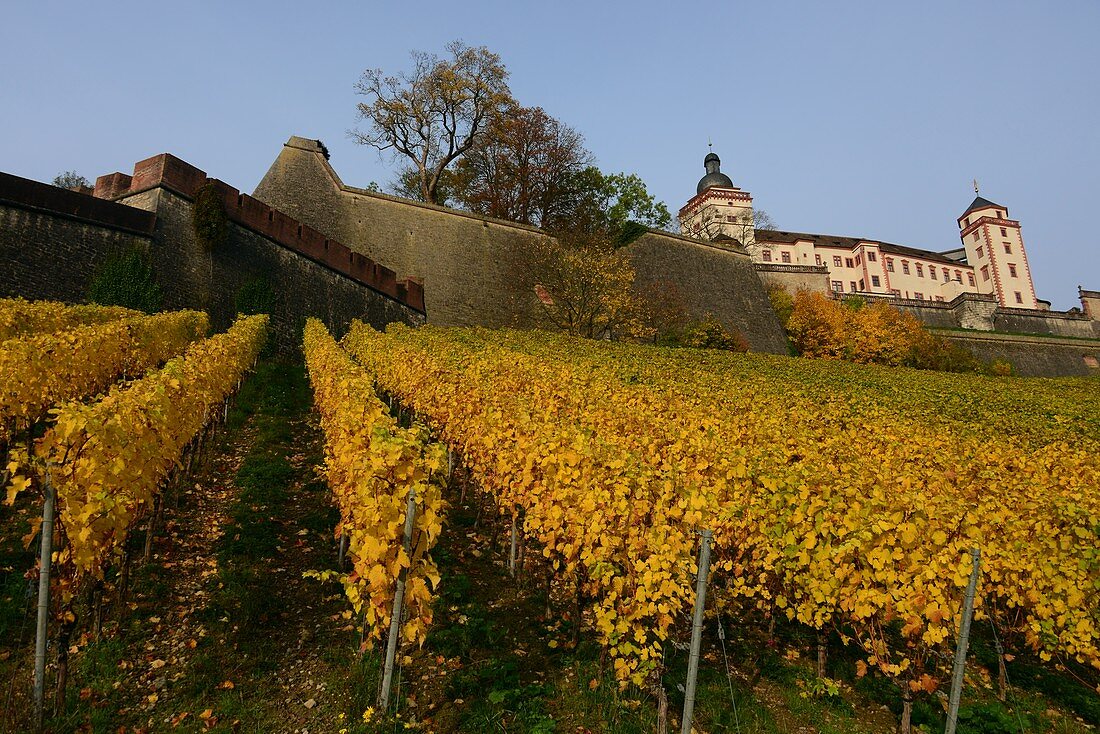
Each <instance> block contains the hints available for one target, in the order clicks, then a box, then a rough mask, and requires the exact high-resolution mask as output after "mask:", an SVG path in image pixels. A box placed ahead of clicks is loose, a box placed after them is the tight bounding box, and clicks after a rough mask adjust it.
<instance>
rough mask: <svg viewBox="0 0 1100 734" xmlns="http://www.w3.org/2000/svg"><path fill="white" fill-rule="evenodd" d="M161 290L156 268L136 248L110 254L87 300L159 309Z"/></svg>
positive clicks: (148, 310) (151, 309) (145, 309)
mask: <svg viewBox="0 0 1100 734" xmlns="http://www.w3.org/2000/svg"><path fill="white" fill-rule="evenodd" d="M161 299H162V296H161V290H160V286H159V285H157V283H156V280H155V279H154V278H153V268H152V266H151V265H150V264H149V262H148V260H147V259H146V257H145V255H144V254H143V253H142V252H141V251H140V250H137V249H133V250H129V251H127V252H124V253H120V254H117V255H113V256H111V257H108V258H107V259H106V260H105V261H104V262H103V264H102V265H101V266H100V267H99V269H98V270H96V273H95V275H94V276H93V277H92V281H91V283H90V284H89V287H88V300H90V301H91V302H92V303H99V304H102V305H104V306H125V307H127V308H133V309H137V310H138V311H144V312H145V313H155V312H156V311H158V310H159V309H160V304H161Z"/></svg>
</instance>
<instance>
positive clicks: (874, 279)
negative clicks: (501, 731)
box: [871, 275, 881, 288]
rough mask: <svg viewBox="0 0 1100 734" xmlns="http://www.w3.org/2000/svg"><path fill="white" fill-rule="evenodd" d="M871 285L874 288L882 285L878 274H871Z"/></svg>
mask: <svg viewBox="0 0 1100 734" xmlns="http://www.w3.org/2000/svg"><path fill="white" fill-rule="evenodd" d="M871 287H872V288H879V287H881V283H880V282H879V279H878V276H877V275H872V276H871Z"/></svg>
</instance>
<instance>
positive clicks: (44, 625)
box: [34, 468, 57, 730]
mask: <svg viewBox="0 0 1100 734" xmlns="http://www.w3.org/2000/svg"><path fill="white" fill-rule="evenodd" d="M43 485H44V489H45V490H46V502H45V504H44V505H43V507H42V545H41V549H40V553H39V556H38V626H37V628H36V631H35V638H34V716H35V722H36V726H37V728H38V729H39V730H41V729H42V721H43V717H44V715H45V712H46V635H47V633H48V629H49V623H50V566H51V565H52V562H53V521H54V506H55V504H56V502H57V492H56V490H55V489H54V486H53V481H52V479H51V478H50V472H49V469H48V468H47V470H46V473H45V479H44V480H43Z"/></svg>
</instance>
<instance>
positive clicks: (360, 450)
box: [305, 319, 446, 647]
mask: <svg viewBox="0 0 1100 734" xmlns="http://www.w3.org/2000/svg"><path fill="white" fill-rule="evenodd" d="M305 358H306V366H307V367H308V369H309V378H310V382H311V383H312V385H313V393H314V401H315V404H316V407H317V411H318V412H319V414H320V416H321V427H322V429H323V430H324V433H325V465H326V473H327V476H328V483H329V486H330V487H331V488H332V492H333V495H334V496H335V498H336V504H337V506H338V507H339V509H340V525H339V526H338V527H337V534H338V535H343V536H345V537H346V538H347V539H348V554H349V557H350V559H351V562H352V572H351V573H350V574H347V575H346V576H344V577H343V583H344V589H345V591H346V593H347V596H348V599H349V600H350V601H351V604H352V606H353V608H354V610H355V613H356V614H357V615H358V616H359V618H360V619H362V622H363V639H364V644H365V645H366V646H368V647H370V646H372V645H373V644H374V642H375V641H378V640H381V639H382V637H383V635H384V633H385V632H386V630H387V629H388V627H389V625H390V621H391V610H392V608H393V600H394V586H395V584H394V582H395V580H396V579H397V577H398V574H399V573H400V572H401V571H402V570H403V569H406V578H407V582H406V592H405V609H406V612H405V623H404V627H403V628H402V630H401V639H403V640H409V641H415V642H417V643H422V642H423V640H424V637H425V635H426V634H427V630H428V627H429V626H430V624H431V620H432V609H431V601H432V593H431V591H432V588H434V587H435V585H436V584H438V582H439V573H438V571H437V570H436V567H435V563H434V562H433V560H432V558H431V556H429V552H430V550H431V548H432V546H433V545H434V544H435V542H436V540H437V538H438V537H439V532H440V530H441V528H442V513H443V509H444V504H443V498H442V494H441V491H440V485H439V478H440V474H441V471H442V469H443V467H445V460H446V458H445V451H444V449H443V447H442V446H441V445H439V444H436V443H432V442H430V441H429V440H428V435H427V431H426V429H424V428H423V427H421V426H413V427H412V428H407V429H406V428H401V427H400V426H399V425H398V424H397V421H395V420H394V418H393V417H392V416H391V415H390V414H389V411H388V409H387V407H386V405H385V404H384V403H383V402H382V401H381V400H379V399H378V398H377V397H376V395H375V391H374V385H373V381H372V379H371V377H370V376H369V375H368V374H366V373H365V372H364V371H363V369H362V368H361V367H359V366H357V365H356V364H355V363H354V362H352V361H351V359H350V358H349V357H348V356H347V354H346V353H345V352H344V350H343V349H341V348H340V346H339V345H338V344H337V343H336V342H335V341H334V340H333V338H332V337H331V336H330V335H329V333H328V331H327V330H326V329H325V327H324V325H323V324H322V323H321V322H320V321H317V320H315V319H310V320H309V321H308V322H307V324H306V328H305ZM410 491H412V492H414V498H415V502H416V513H415V525H414V529H415V542H414V543H413V545H412V553H411V557H409V556H406V554H405V551H404V548H403V547H402V541H403V528H404V525H405V515H406V500H407V497H408V494H409V492H410ZM429 584H430V586H429Z"/></svg>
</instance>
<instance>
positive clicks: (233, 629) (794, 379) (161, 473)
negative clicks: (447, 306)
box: [0, 301, 1100, 732]
mask: <svg viewBox="0 0 1100 734" xmlns="http://www.w3.org/2000/svg"><path fill="white" fill-rule="evenodd" d="M208 330H209V327H208V324H207V321H206V317H205V315H204V314H201V313H196V312H175V313H164V314H157V315H153V316H146V315H143V314H139V313H135V312H130V311H126V310H125V309H115V308H103V307H95V306H82V307H72V306H63V305H61V304H52V303H27V302H23V301H0V370H2V372H0V374H3V376H4V380H5V389H4V392H3V395H0V418H2V423H0V431H2V432H0V444H2V446H3V450H4V452H5V454H6V456H7V457H8V459H7V460H6V461H5V462H4V465H5V479H6V480H7V504H8V505H9V506H11V507H12V508H13V509H12V510H11V511H9V512H11V513H14V514H9V515H8V516H7V517H3V518H0V519H3V520H4V524H3V527H4V528H6V530H5V533H6V534H7V535H8V536H10V537H7V538H5V542H6V543H8V545H7V546H5V547H11V548H14V547H15V545H16V542H17V541H18V545H19V546H20V547H21V548H23V549H27V550H12V551H11V552H10V553H8V552H7V551H5V554H6V555H5V556H4V558H6V559H7V560H6V561H5V563H9V564H10V565H9V566H7V567H5V568H4V569H3V570H4V571H5V572H6V573H8V574H10V575H9V576H7V577H5V578H7V579H8V580H7V581H6V582H5V589H6V590H7V591H5V593H6V594H8V598H6V599H4V603H5V604H7V603H9V602H10V603H11V604H13V605H14V604H16V602H15V601H13V599H14V598H15V597H16V596H17V594H15V593H14V592H13V591H12V589H16V588H19V586H18V579H19V578H20V577H21V575H22V574H23V573H24V572H25V571H27V568H25V567H24V568H20V569H19V570H18V575H17V574H16V573H15V568H16V567H15V565H14V563H12V562H11V559H13V558H18V559H21V560H20V562H26V561H27V559H28V555H27V554H28V553H30V552H31V551H33V552H34V554H35V558H36V559H37V562H36V564H35V568H34V569H32V571H31V572H30V573H28V574H27V577H26V578H27V579H28V581H27V587H28V589H30V588H31V584H32V583H33V588H34V589H35V593H36V594H37V599H38V602H37V604H38V607H39V612H38V618H37V619H38V624H39V639H40V640H41V642H42V644H41V645H40V649H37V650H35V653H34V655H33V656H32V654H31V650H30V648H29V647H28V646H23V647H20V646H18V645H16V644H15V643H14V642H11V643H5V644H4V645H3V646H0V649H2V651H0V668H2V667H3V665H4V664H7V663H11V664H13V665H14V663H15V662H16V661H20V660H22V661H25V663H26V665H27V669H25V670H22V672H21V673H20V669H19V668H18V667H15V668H13V670H14V671H15V672H13V673H12V674H11V681H12V683H11V685H10V686H9V692H8V697H7V701H8V702H9V704H10V702H12V701H13V700H22V701H24V702H25V704H26V705H28V706H29V704H30V701H31V698H30V697H29V696H28V697H25V698H22V699H20V698H19V697H18V696H17V695H16V694H15V693H13V692H12V691H15V690H16V688H17V686H16V680H17V679H18V680H22V681H23V682H24V683H31V682H33V683H37V684H41V682H42V681H44V679H46V678H47V677H49V678H50V679H51V680H52V681H53V682H54V691H55V693H54V702H53V705H52V710H53V715H54V718H53V721H54V723H55V726H56V730H64V731H68V730H77V729H82V727H85V726H88V727H91V728H90V729H89V730H100V727H102V729H103V730H108V729H109V730H111V731H115V730H123V729H125V730H127V731H129V730H131V729H130V728H127V727H131V728H132V730H133V731H149V730H157V731H159V730H162V729H163V730H167V729H177V728H178V729H181V730H192V731H198V730H204V731H205V730H226V731H231V730H238V729H240V727H242V726H245V727H246V728H247V727H251V729H249V730H262V731H267V730H280V731H283V730H285V731H299V730H303V729H306V728H308V730H309V731H330V730H331V731H333V732H337V731H344V732H347V731H391V730H395V728H400V727H401V726H402V725H404V727H405V728H418V729H422V730H428V731H456V730H461V731H488V730H498V731H597V730H608V731H652V730H654V728H656V729H657V730H658V731H662V730H669V731H671V730H673V729H674V728H676V729H678V727H679V721H680V712H681V709H682V708H684V704H685V702H686V700H687V699H691V700H692V701H693V702H696V711H697V715H696V718H695V730H696V731H700V732H703V731H707V732H719V731H738V732H742V731H744V732H751V731H788V730H793V729H795V728H800V729H801V728H805V730H807V731H821V732H829V731H889V730H892V729H893V728H894V727H895V726H896V725H897V723H898V722H900V723H901V726H902V728H903V730H909V727H912V730H914V731H916V730H918V728H919V727H920V726H921V725H922V724H923V725H924V726H925V730H926V731H932V730H935V729H934V727H937V726H940V727H942V723H937V722H942V717H943V710H944V708H946V698H947V691H948V690H949V689H950V688H951V675H952V659H953V657H954V656H955V654H956V649H957V645H958V642H959V638H960V634H961V630H960V628H961V626H963V625H962V623H963V619H962V617H963V612H962V609H963V607H964V597H965V596H966V593H967V587H968V584H969V583H970V582H971V576H972V571H973V570H974V562H973V557H972V552H973V551H975V550H977V551H979V552H980V561H979V562H978V565H977V569H978V573H977V576H976V579H977V581H976V589H975V592H974V595H973V609H974V614H973V625H974V628H975V633H974V634H975V639H974V642H973V644H974V645H975V648H974V651H973V653H972V655H971V659H970V660H969V661H968V666H967V669H966V682H967V685H966V686H965V692H964V693H963V696H964V702H965V699H966V698H967V697H971V698H973V697H974V696H979V697H981V698H982V700H983V701H986V700H988V701H993V702H994V703H993V704H991V705H992V706H993V707H994V708H996V707H997V706H1002V704H998V703H996V701H998V700H999V701H1004V702H1006V703H1004V704H1003V706H1002V708H998V709H997V711H998V712H999V711H1002V710H1003V711H1012V712H1013V713H1012V716H1013V717H1015V719H1014V720H1013V721H1010V722H1009V723H1008V724H1004V727H1006V728H994V724H993V723H990V722H992V721H993V719H989V720H984V719H980V717H981V716H985V715H989V716H994V718H995V717H998V716H1002V714H1001V713H995V714H987V713H982V712H983V711H985V709H982V710H981V711H979V712H978V713H975V712H974V711H971V712H970V713H968V714H966V715H967V716H971V717H978V718H972V719H971V722H972V724H971V728H970V729H966V728H960V729H959V731H960V732H961V731H1016V730H1017V728H1016V725H1015V722H1016V721H1018V722H1019V724H1020V727H1021V728H1025V729H1026V730H1029V731H1054V730H1057V731H1064V732H1078V731H1086V730H1087V727H1088V726H1089V725H1090V724H1091V725H1095V724H1097V723H1100V722H1098V721H1097V720H1095V719H1094V718H1093V717H1100V703H1098V702H1100V688H1097V686H1098V685H1100V458H1098V457H1100V450H1098V449H1100V390H1097V389H1096V382H1095V380H1094V379H1086V378H1082V379H1069V380H1065V379H1059V380H1043V379H1029V380H1026V381H1025V380H1020V379H1014V378H992V377H981V376H976V375H975V376H965V375H964V376H960V375H949V376H948V375H943V374H936V373H928V372H916V371H911V370H902V369H892V368H877V367H866V366H857V365H851V364H843V363H838V362H828V361H810V360H795V359H789V358H778V357H771V356H765V355H754V354H733V353H727V352H721V351H715V350H693V349H667V348H657V347H649V346H644V345H630V344H621V343H610V342H597V341H591V340H577V339H572V338H568V337H565V336H562V335H557V334H552V333H546V332H516V331H489V330H481V329H468V330H467V329H441V328H436V327H431V326H426V327H420V328H416V329H411V328H407V327H403V326H400V325H390V326H389V328H388V329H387V330H386V332H385V333H382V332H378V331H375V330H373V329H371V328H370V327H368V326H365V325H363V324H361V323H358V322H355V323H353V325H352V327H351V329H350V331H349V332H348V333H347V334H346V336H344V337H343V339H342V340H341V341H339V342H338V341H337V340H336V339H335V338H334V337H333V336H332V335H331V334H330V333H329V332H328V330H327V329H326V328H325V326H324V325H323V324H321V323H320V322H319V321H316V320H310V321H308V322H307V323H306V324H305V330H304V334H303V337H304V341H303V354H304V368H305V369H304V370H302V369H301V368H300V367H296V366H293V365H287V364H286V363H278V364H276V363H272V364H264V363H261V366H260V369H261V371H262V373H263V375H262V377H261V378H259V379H257V378H252V379H250V378H249V377H248V373H249V372H250V371H251V370H252V369H253V368H254V366H255V365H256V362H257V358H258V355H259V353H260V349H261V347H262V345H263V342H264V334H265V330H266V317H263V316H241V317H239V318H238V320H237V321H236V323H235V324H234V325H233V326H232V327H231V328H230V329H228V330H227V331H226V332H224V333H221V334H216V335H213V336H207V332H208ZM307 377H308V384H307V383H306V382H305V379H306V378H307ZM242 385H243V387H242ZM238 395H239V396H240V397H239V398H238V397H235V396H238ZM234 401H238V402H239V405H238V406H237V407H236V408H234V407H233V404H234ZM310 405H312V414H310V413H309V412H308V411H309V406H310ZM215 429H220V430H218V431H215ZM234 487H235V488H236V489H235V490H233V489H232V488H234ZM234 492H238V493H239V496H237V495H235V494H234ZM181 500H182V503H181ZM329 508H331V510H330V509H329ZM53 517H56V519H55V520H51V518H53ZM28 520H29V521H32V523H28V522H27V521H28ZM20 523H22V525H20ZM28 529H30V530H31V532H30V534H29V535H27V536H26V537H25V538H24V539H23V540H22V541H19V536H21V535H22V534H23V533H26V531H27V530H28ZM40 530H41V532H39V531H40ZM141 531H144V532H141ZM51 536H52V537H51ZM42 547H44V548H46V550H45V551H43V552H42V553H41V557H40V558H39V549H40V548H42ZM20 554H22V555H20ZM701 554H702V555H703V556H707V557H709V573H708V572H707V570H708V568H707V566H706V565H704V566H703V568H702V569H701V568H700V558H701ZM158 566H159V567H161V568H162V572H163V570H164V569H177V570H178V571H177V570H169V571H167V572H166V574H165V573H162V572H158V571H156V570H155V569H156V568H157V567H158ZM183 569H187V571H186V573H185V572H184V570H183ZM150 574H153V575H152V576H150ZM158 574H161V575H159V576H158ZM150 578H162V581H160V582H158V583H159V584H161V586H157V585H155V584H154V585H153V586H149V585H148V584H149V583H150V581H149V579H150ZM130 587H133V588H132V589H131V588H130ZM47 592H48V593H47ZM334 592H335V593H334ZM26 598H27V599H28V602H27V609H28V610H29V608H30V606H31V604H30V599H31V595H30V594H28V596H27V597H26ZM43 600H45V601H43ZM43 603H44V604H45V607H42V604H43ZM13 608H14V607H13ZM696 612H698V614H697V615H696ZM9 616H10V617H11V619H13V620H17V619H19V618H18V617H17V616H15V613H14V612H12V611H11V609H9V608H8V607H3V608H0V625H4V624H8V623H7V622H6V621H5V620H6V619H7V618H8V617H9ZM26 616H27V618H32V619H33V615H30V614H28V615H26ZM693 616H695V617H696V624H695V625H694V626H693ZM169 620H171V622H169ZM25 627H26V624H25V623H23V622H17V623H16V624H15V626H11V625H9V626H6V627H3V629H4V630H5V631H6V634H8V633H9V632H10V635H11V640H13V641H14V640H15V637H16V634H15V632H14V631H12V630H15V629H17V628H18V629H22V628H25ZM19 639H20V640H22V639H24V635H23V634H22V633H20V634H19ZM27 639H29V637H28V638H27ZM47 641H48V643H49V644H48V646H46V645H45V643H46V642H47ZM700 646H701V648H702V650H701V652H700V653H699V655H698V657H696V651H697V650H698V649H699V647H700ZM689 649H690V650H691V652H690V654H689V652H688V651H689ZM106 650H111V651H114V652H113V653H112V654H116V655H118V657H117V658H111V660H112V663H111V665H108V666H107V667H106V668H105V669H106V670H107V673H106V674H104V673H103V670H104V668H102V666H101V667H98V668H97V667H96V664H94V663H93V661H94V660H95V659H96V655H103V654H106V653H105V652H103V651H106ZM47 651H48V652H47ZM124 651H128V652H125V653H124ZM70 656H72V658H73V659H72V660H70ZM9 658H10V659H9ZM689 658H690V660H691V664H692V665H693V666H699V667H700V670H699V674H698V690H696V680H695V677H694V675H695V674H694V673H693V674H692V675H691V676H689V677H688V679H685V671H686V669H687V668H688V663H689ZM32 660H33V675H31V674H30V667H31V662H32ZM250 660H251V662H250ZM5 661H7V663H5ZM135 661H136V662H135ZM202 661H206V662H202ZM112 666H113V668H112ZM72 667H75V670H76V672H75V673H71V672H70V668H72ZM112 669H113V672H111V671H112ZM176 669H178V672H173V671H174V670H176ZM97 671H98V672H97ZM783 671H787V672H783ZM166 673H172V675H166ZM70 675H73V677H74V680H75V681H76V683H75V686H72V687H70V688H76V691H77V693H74V692H73V691H72V690H69V691H67V690H66V682H67V678H68V677H69V676H70ZM20 676H22V677H20ZM97 676H100V677H102V681H101V682H96V681H99V680H100V678H97ZM191 679H196V682H192V683H187V681H188V680H191ZM784 680H785V681H787V683H788V684H790V685H791V686H794V685H795V683H792V682H791V681H797V692H796V693H795V695H794V698H793V699H790V701H789V702H788V703H787V704H786V707H787V709H789V710H785V711H784V712H783V713H782V714H776V713H775V711H774V708H775V703H774V701H773V700H772V699H775V698H776V696H777V695H778V696H779V697H780V698H782V697H783V695H785V694H782V690H783V689H782V687H778V688H777V687H776V686H778V685H779V684H778V683H775V681H784ZM200 681H201V682H200ZM317 681H321V682H319V683H318V682H317ZM1024 681H1030V685H1032V686H1033V687H1037V688H1035V690H1042V691H1043V692H1044V694H1045V695H1052V696H1055V697H1056V700H1057V701H1058V703H1057V704H1053V703H1051V701H1050V700H1048V699H1047V698H1043V697H1042V696H1041V695H1039V694H1036V693H1034V692H1025V690H1024V688H1022V687H1021V686H1023V685H1024ZM303 686H304V689H303V688H302V687H303ZM302 690H304V691H305V693H302V692H301V691H302ZM983 690H988V693H981V691H983ZM1030 690H1031V689H1028V691H1030ZM330 691H331V692H330ZM777 691H779V692H780V693H778V694H777ZM74 696H75V699H74ZM326 696H327V697H328V698H326ZM1059 696H1060V697H1059ZM40 700H41V699H40ZM765 701H767V702H768V703H767V704H766V705H765V704H764V703H762V702H765ZM868 701H871V702H877V703H876V705H874V706H872V705H871V704H869V703H867V702H868ZM319 702H320V703H319ZM853 702H855V703H853ZM860 702H862V703H860ZM1014 702H1015V703H1014ZM1021 702H1030V703H1027V705H1024V703H1021ZM877 704H883V705H884V706H886V707H887V708H888V709H889V710H890V711H893V712H894V713H895V714H896V718H894V715H893V714H890V713H887V714H886V715H885V719H886V720H885V721H884V719H883V717H882V715H881V714H879V713H875V712H874V711H877V708H878V706H877ZM47 706H48V704H47ZM853 706H854V707H855V708H853ZM1052 706H1065V707H1067V708H1068V710H1069V711H1070V713H1069V714H1058V715H1057V716H1055V717H1054V718H1053V719H1052V718H1050V715H1052V714H1051V711H1050V710H1051V707H1052ZM10 708H11V706H10V705H9V709H10ZM971 708H973V707H971ZM66 709H69V710H70V711H75V712H76V713H71V712H70V713H68V714H67V713H66ZM1044 709H1047V712H1046V713H1042V715H1041V716H1040V714H1039V713H1036V711H1038V712H1040V713H1041V712H1042V711H1043V710H1044ZM1021 711H1023V713H1021ZM794 712H800V713H794ZM46 713H47V714H48V713H49V712H46ZM964 713H965V712H964ZM4 716H5V718H4V720H3V724H0V729H3V727H4V726H13V727H14V728H12V729H11V730H13V731H17V730H20V726H22V725H25V724H26V722H28V721H31V719H30V712H29V710H28V711H25V712H24V713H23V715H22V718H20V716H18V715H16V714H13V713H12V712H11V711H6V712H5V714H4ZM800 717H801V718H800ZM807 717H809V718H808V719H807ZM845 717H847V718H845ZM1028 717H1030V718H1028ZM1043 717H1046V718H1043ZM963 718H964V719H965V716H964V717H963ZM1010 718H1011V717H1010ZM960 720H962V719H960ZM47 721H48V722H49V719H47ZM291 721H293V722H294V723H293V725H291V723H290V722H291ZM807 721H811V722H812V723H811V724H808V725H807ZM983 721H984V722H985V723H982V722H983ZM1005 721H1009V719H1007V718H1006V719H1005ZM19 722H22V724H20V723H19ZM90 722H97V723H94V724H93V723H90ZM845 722H847V723H845ZM975 722H976V723H975ZM997 722H1000V719H997ZM1052 722H1060V723H1058V724H1057V726H1058V727H1061V728H1054V727H1055V724H1054V723H1052ZM964 723H965V722H964ZM1009 724H1011V727H1010V728H1008V727H1009ZM997 725H998V726H1000V725H1001V724H1000V723H998V724H997ZM1078 726H1080V727H1081V728H1075V727H1078ZM929 727H932V728H929Z"/></svg>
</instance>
